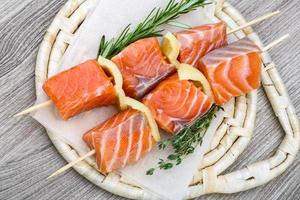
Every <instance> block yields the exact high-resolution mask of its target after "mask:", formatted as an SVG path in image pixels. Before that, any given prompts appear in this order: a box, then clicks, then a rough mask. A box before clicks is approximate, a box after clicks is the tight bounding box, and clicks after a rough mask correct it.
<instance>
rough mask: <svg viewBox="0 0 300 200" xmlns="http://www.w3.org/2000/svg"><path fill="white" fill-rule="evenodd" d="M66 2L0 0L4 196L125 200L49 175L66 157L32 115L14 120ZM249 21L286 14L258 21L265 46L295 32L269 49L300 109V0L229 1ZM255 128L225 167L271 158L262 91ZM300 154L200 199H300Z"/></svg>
mask: <svg viewBox="0 0 300 200" xmlns="http://www.w3.org/2000/svg"><path fill="white" fill-rule="evenodd" d="M65 2H66V0H0V199H14V200H15V199H89V200H92V199H115V200H116V199H123V198H120V197H117V196H114V195H112V194H110V193H108V192H106V191H104V190H102V189H100V188H98V187H96V186H95V185H93V184H91V183H90V182H89V181H87V180H86V179H85V178H83V177H81V176H79V175H78V174H77V173H76V172H75V171H73V170H69V171H68V172H66V173H65V174H64V175H62V176H59V177H57V178H55V179H51V180H46V177H47V176H48V175H49V174H51V173H52V172H53V171H55V170H56V169H58V168H59V167H61V166H63V165H65V161H64V160H63V159H62V157H61V156H60V155H59V154H58V153H57V151H56V150H55V148H54V147H53V145H52V144H51V142H50V140H49V139H48V137H47V136H46V134H45V130H44V129H43V127H42V126H41V125H39V123H37V122H36V121H34V120H33V119H31V118H30V117H28V116H27V117H26V116H25V117H20V118H12V116H13V115H14V114H15V113H17V112H18V111H20V110H22V109H24V108H26V107H28V106H30V105H32V103H33V102H34V100H35V92H34V67H35V59H36V55H37V49H38V46H39V44H40V42H41V40H42V37H43V35H44V33H45V31H46V29H47V27H48V26H49V24H50V22H51V20H52V19H53V17H54V16H55V14H56V13H57V12H58V10H59V9H60V8H61V6H62V5H63V4H64V3H65ZM230 3H232V4H233V5H235V6H236V7H237V8H238V9H239V10H240V11H241V12H242V13H243V14H244V16H245V17H246V18H247V19H249V20H250V19H253V18H255V17H256V16H260V15H263V14H265V13H266V12H269V11H273V10H277V9H280V10H281V11H282V12H283V14H282V15H281V16H280V17H275V18H273V19H271V20H268V21H266V22H263V23H261V24H259V25H256V26H254V28H255V30H257V32H258V34H259V36H260V37H261V38H262V40H263V42H264V43H265V44H267V43H268V42H271V41H272V40H274V39H276V38H278V37H279V36H281V35H283V34H285V33H290V34H291V35H292V37H291V39H290V41H289V42H287V43H285V44H283V45H281V46H280V47H277V48H274V49H272V50H271V56H272V58H273V59H274V61H275V63H276V64H277V66H278V69H279V71H280V73H281V75H282V78H283V80H284V81H285V83H286V87H287V89H288V91H289V94H290V95H291V99H292V102H293V103H294V105H295V107H296V110H297V111H299V110H300V89H299V87H300V81H299V80H300V67H299V63H300V56H299V54H300V34H299V33H300V21H299V17H300V12H299V10H300V3H299V1H298V0H284V1H271V0H267V1H266V0H256V1H254V2H253V1H247V0H242V1H240V0H230ZM256 124H257V127H256V130H255V133H254V137H253V139H252V141H251V143H250V145H249V147H248V148H247V150H246V151H245V152H244V153H243V154H242V155H241V156H240V158H239V159H238V161H237V162H236V163H235V164H234V165H233V166H231V167H230V168H229V169H228V171H232V170H235V169H239V168H241V167H244V166H245V165H246V164H247V163H253V162H255V161H257V160H262V159H264V158H267V157H269V156H270V155H271V154H272V152H273V150H274V149H275V148H276V147H277V146H278V144H279V143H280V141H281V139H282V137H283V131H282V129H281V127H280V126H279V124H278V121H277V119H276V118H275V116H274V115H273V113H272V110H271V108H270V104H269V103H268V101H267V99H266V97H265V96H264V93H263V90H260V91H259V101H258V114H257V122H256ZM299 162H300V159H299V156H298V157H297V159H296V160H295V162H294V163H293V164H292V166H290V167H289V168H288V170H287V171H286V172H284V174H282V175H281V176H279V177H278V178H276V179H275V180H273V181H271V182H270V183H268V184H266V185H264V186H262V187H258V188H255V189H252V190H249V191H246V192H241V193H237V194H231V195H219V194H216V195H207V196H205V197H201V198H199V199H222V200H225V199H246V200H250V199H272V200H273V199H274V200H275V199H290V200H294V199H300V165H299Z"/></svg>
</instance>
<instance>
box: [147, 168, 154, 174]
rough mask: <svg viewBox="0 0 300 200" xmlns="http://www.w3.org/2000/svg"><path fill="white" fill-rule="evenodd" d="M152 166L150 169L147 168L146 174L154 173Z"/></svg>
mask: <svg viewBox="0 0 300 200" xmlns="http://www.w3.org/2000/svg"><path fill="white" fill-rule="evenodd" d="M154 170H155V169H154V168H151V169H149V170H148V171H147V172H146V174H147V175H153V173H154Z"/></svg>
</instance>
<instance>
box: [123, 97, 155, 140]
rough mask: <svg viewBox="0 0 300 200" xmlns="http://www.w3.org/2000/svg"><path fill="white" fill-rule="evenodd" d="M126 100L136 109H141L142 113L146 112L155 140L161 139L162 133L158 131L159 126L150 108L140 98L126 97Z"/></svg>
mask: <svg viewBox="0 0 300 200" xmlns="http://www.w3.org/2000/svg"><path fill="white" fill-rule="evenodd" d="M125 102H126V104H127V105H128V106H130V107H132V108H133V109H136V110H138V111H141V112H142V113H144V114H145V116H146V118H147V120H148V123H149V126H150V129H151V134H152V136H153V138H154V140H155V141H156V142H158V141H160V134H159V131H158V127H157V124H156V122H155V119H154V117H153V115H152V113H151V111H150V110H149V108H148V107H147V106H145V105H144V104H143V103H141V102H139V101H138V100H135V99H133V98H130V97H125Z"/></svg>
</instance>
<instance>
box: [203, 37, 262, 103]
mask: <svg viewBox="0 0 300 200" xmlns="http://www.w3.org/2000/svg"><path fill="white" fill-rule="evenodd" d="M259 52H260V48H259V47H258V46H257V45H256V44H255V43H254V42H252V41H251V40H250V39H249V38H243V39H241V40H238V41H236V42H233V43H231V44H229V45H228V46H226V47H223V48H219V49H216V50H214V51H212V52H210V53H208V54H207V55H205V56H204V57H203V59H202V60H201V65H200V68H199V69H200V70H201V71H202V72H203V73H204V75H205V76H206V78H207V80H208V81H209V83H210V85H211V88H212V91H213V94H214V97H215V101H216V104H217V105H222V104H224V103H226V102H228V101H229V100H230V99H231V98H232V97H236V96H240V95H242V94H246V93H248V92H250V91H251V90H254V89H257V88H258V87H259V86H260V73H261V65H262V61H261V58H260V55H259Z"/></svg>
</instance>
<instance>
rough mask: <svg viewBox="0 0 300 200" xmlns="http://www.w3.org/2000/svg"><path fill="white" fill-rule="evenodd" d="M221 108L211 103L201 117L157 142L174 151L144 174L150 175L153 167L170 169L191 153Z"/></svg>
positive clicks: (153, 169) (159, 146)
mask: <svg viewBox="0 0 300 200" xmlns="http://www.w3.org/2000/svg"><path fill="white" fill-rule="evenodd" d="M219 109H222V108H221V107H219V106H216V105H213V106H212V108H211V109H210V110H209V111H208V112H207V113H206V114H205V115H204V116H202V117H199V118H198V119H196V120H195V121H194V122H192V123H191V124H188V125H186V126H185V127H184V128H183V129H182V130H180V131H179V132H178V133H177V134H176V136H174V137H172V138H170V139H168V140H166V141H162V142H160V143H159V144H158V148H159V149H161V150H163V149H165V148H166V146H167V145H172V146H173V148H174V153H172V154H170V155H169V156H168V157H167V158H166V159H159V162H158V166H157V167H156V168H151V169H149V170H148V171H147V172H146V174H147V175H152V174H153V173H154V171H155V169H164V170H168V169H171V168H172V167H173V166H175V165H179V164H180V163H181V162H182V160H183V159H184V158H185V157H186V156H187V155H189V154H191V153H193V152H194V150H195V148H196V147H197V146H198V145H201V144H202V140H203V137H204V135H205V133H206V131H207V129H208V127H209V125H210V123H211V121H212V119H213V118H214V116H215V113H216V112H217V111H218V110H219Z"/></svg>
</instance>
